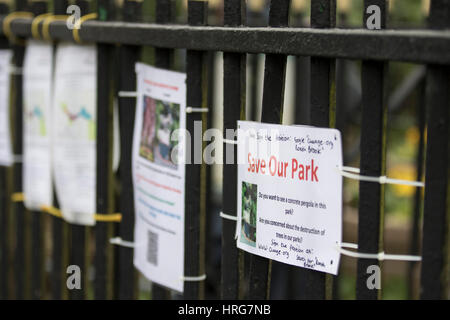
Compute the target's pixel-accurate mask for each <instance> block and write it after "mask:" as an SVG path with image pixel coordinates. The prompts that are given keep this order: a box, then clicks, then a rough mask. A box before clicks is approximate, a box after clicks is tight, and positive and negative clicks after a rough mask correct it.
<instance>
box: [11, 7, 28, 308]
mask: <svg viewBox="0 0 450 320" xmlns="http://www.w3.org/2000/svg"><path fill="white" fill-rule="evenodd" d="M15 4H16V11H26V10H27V9H28V5H27V2H26V1H24V0H16V1H15ZM21 40H23V39H21ZM12 48H13V64H14V67H15V68H18V69H21V68H22V67H23V59H24V55H25V46H24V44H23V43H22V42H21V41H18V42H17V41H16V42H15V43H14V44H13V46H12ZM12 78H13V80H12V81H13V82H12V84H13V87H14V92H13V101H14V108H13V109H14V111H13V118H14V122H13V150H14V156H15V157H16V156H21V155H22V151H23V134H22V128H23V99H22V96H23V94H22V93H23V87H22V84H23V81H22V80H23V77H22V74H14V75H13V77H12ZM13 175H14V178H13V179H14V182H13V193H21V192H22V163H21V162H16V161H15V162H14V166H13ZM13 208H14V211H13V212H14V218H15V238H16V247H15V251H14V273H15V278H14V279H15V297H16V299H18V300H21V299H24V298H26V296H25V273H26V268H25V207H24V204H23V202H16V203H15V204H14V205H13Z"/></svg>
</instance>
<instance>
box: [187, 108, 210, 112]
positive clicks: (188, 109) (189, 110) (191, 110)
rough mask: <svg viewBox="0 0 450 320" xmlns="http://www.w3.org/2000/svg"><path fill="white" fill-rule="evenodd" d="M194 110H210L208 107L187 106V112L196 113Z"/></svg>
mask: <svg viewBox="0 0 450 320" xmlns="http://www.w3.org/2000/svg"><path fill="white" fill-rule="evenodd" d="M194 112H209V109H208V108H194V107H187V108H186V113H194Z"/></svg>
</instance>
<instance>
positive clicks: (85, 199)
mask: <svg viewBox="0 0 450 320" xmlns="http://www.w3.org/2000/svg"><path fill="white" fill-rule="evenodd" d="M96 52H97V50H96V48H95V46H91V45H90V46H85V45H84V46H80V45H72V44H60V45H59V46H58V49H57V52H56V66H55V88H54V95H53V117H52V132H53V135H52V138H53V165H54V176H55V188H56V195H57V197H58V201H59V205H60V207H61V211H62V214H63V216H64V219H66V220H67V221H68V222H70V223H75V224H82V225H94V224H95V195H96V167H97V165H96V146H97V108H96V106H97V53H96Z"/></svg>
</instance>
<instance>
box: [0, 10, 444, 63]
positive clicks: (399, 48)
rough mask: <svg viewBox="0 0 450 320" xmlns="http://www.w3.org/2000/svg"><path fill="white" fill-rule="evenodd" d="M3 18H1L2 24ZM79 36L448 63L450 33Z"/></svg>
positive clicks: (137, 29) (62, 29) (102, 28)
mask: <svg viewBox="0 0 450 320" xmlns="http://www.w3.org/2000/svg"><path fill="white" fill-rule="evenodd" d="M3 19H4V17H2V18H0V26H1V25H2V22H3ZM31 21H32V20H31V19H15V20H14V21H12V22H11V31H12V33H13V34H15V35H17V36H20V37H31V35H32V34H31ZM0 32H3V30H2V28H0ZM49 32H50V35H51V37H52V38H53V39H55V40H66V41H71V40H73V35H72V30H69V29H68V28H67V26H66V23H65V22H64V21H55V22H52V23H51V25H50V28H49ZM79 34H80V37H81V39H83V41H86V42H103V43H122V44H130V45H148V46H154V47H161V48H173V49H177V48H184V49H193V50H205V51H208V50H210V51H226V52H247V53H276V54H285V55H304V56H317V57H327V58H342V59H365V60H394V61H404V62H416V63H435V64H450V55H449V54H448V52H449V51H450V32H448V31H438V30H377V31H373V30H363V29H355V30H353V29H313V28H262V27H258V28H250V27H208V26H185V25H160V24H144V23H125V22H109V21H108V22H101V21H86V22H85V23H83V26H82V28H81V29H80V31H79Z"/></svg>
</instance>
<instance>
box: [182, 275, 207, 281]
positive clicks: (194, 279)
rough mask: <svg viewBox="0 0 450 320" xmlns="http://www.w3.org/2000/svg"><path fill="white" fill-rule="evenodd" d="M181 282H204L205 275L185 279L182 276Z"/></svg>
mask: <svg viewBox="0 0 450 320" xmlns="http://www.w3.org/2000/svg"><path fill="white" fill-rule="evenodd" d="M181 280H183V281H184V282H200V281H205V280H206V274H204V275H202V276H198V277H187V276H184V277H182V278H181Z"/></svg>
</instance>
